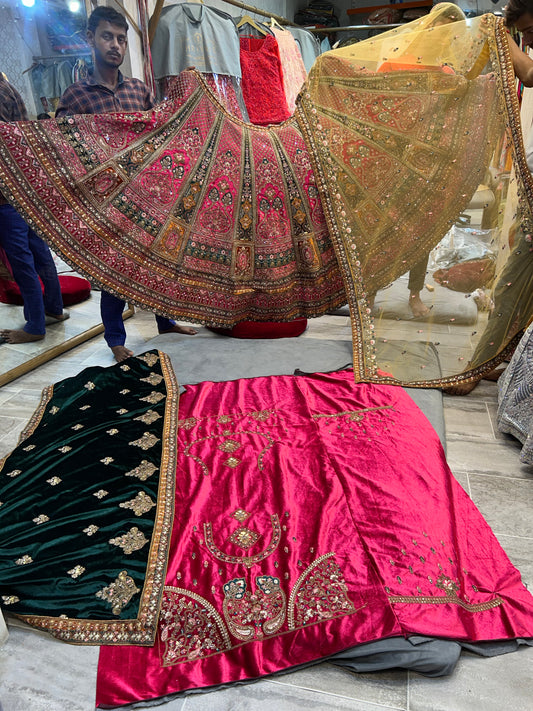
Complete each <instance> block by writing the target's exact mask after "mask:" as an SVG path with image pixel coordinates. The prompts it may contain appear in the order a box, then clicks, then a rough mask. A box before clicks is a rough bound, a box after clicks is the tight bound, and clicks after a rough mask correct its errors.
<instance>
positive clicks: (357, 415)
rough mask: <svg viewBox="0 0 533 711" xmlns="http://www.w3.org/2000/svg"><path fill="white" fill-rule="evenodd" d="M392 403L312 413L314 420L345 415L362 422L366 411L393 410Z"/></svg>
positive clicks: (349, 419)
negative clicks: (333, 411)
mask: <svg viewBox="0 0 533 711" xmlns="http://www.w3.org/2000/svg"><path fill="white" fill-rule="evenodd" d="M393 409H394V407H393V406H392V405H381V406H380V407H363V408H361V409H360V410H345V411H344V412H335V413H331V414H326V415H322V414H315V415H311V417H312V418H313V420H320V419H322V418H325V419H334V418H336V417H345V418H346V419H347V420H348V421H349V422H360V421H361V420H363V419H364V413H365V412H375V411H376V410H393Z"/></svg>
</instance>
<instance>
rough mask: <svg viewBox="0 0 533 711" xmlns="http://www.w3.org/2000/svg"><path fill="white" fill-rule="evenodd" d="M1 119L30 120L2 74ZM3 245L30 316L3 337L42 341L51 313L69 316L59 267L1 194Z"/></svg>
mask: <svg viewBox="0 0 533 711" xmlns="http://www.w3.org/2000/svg"><path fill="white" fill-rule="evenodd" d="M0 120H1V121H27V120H28V114H27V113H26V107H25V106H24V102H23V101H22V97H21V96H20V94H19V93H18V91H17V90H16V89H15V87H13V86H11V84H10V83H9V82H8V81H7V79H6V78H5V77H4V75H3V74H1V73H0ZM0 247H2V249H3V250H4V251H5V253H6V255H7V258H8V260H9V265H10V267H11V270H12V272H13V278H14V279H15V282H16V283H17V286H18V287H19V289H20V293H21V296H22V298H23V300H24V318H25V319H26V323H25V325H24V327H23V328H20V329H7V328H4V329H1V330H0V339H1V340H4V341H6V342H7V343H30V342H32V341H41V340H42V339H43V338H44V336H45V333H46V328H45V325H46V317H47V316H48V317H49V318H50V319H51V320H52V321H64V320H65V319H67V318H68V314H67V313H66V312H64V311H63V299H62V297H61V287H60V285H59V279H58V276H57V270H56V266H55V264H54V259H53V257H52V254H51V253H50V250H49V249H48V246H47V245H46V244H45V243H44V242H43V240H42V239H41V238H40V237H38V236H37V235H36V234H35V232H34V231H33V230H32V229H30V228H29V227H28V225H27V224H26V223H25V222H24V220H23V219H22V217H21V216H20V215H19V214H18V212H17V211H16V210H15V208H14V207H12V206H11V205H10V204H9V203H8V202H7V200H6V199H5V198H4V196H3V195H2V194H1V193H0ZM39 277H40V278H41V281H42V284H43V287H44V294H43V289H42V288H41V281H39Z"/></svg>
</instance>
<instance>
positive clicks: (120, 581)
mask: <svg viewBox="0 0 533 711" xmlns="http://www.w3.org/2000/svg"><path fill="white" fill-rule="evenodd" d="M138 592H140V591H139V588H138V587H137V586H136V585H135V581H134V580H133V578H130V576H129V575H128V571H127V570H122V571H121V572H120V573H119V574H118V577H117V578H116V579H115V580H114V582H112V583H111V584H110V585H107V586H106V587H105V588H102V590H99V591H98V592H97V593H95V595H96V597H98V598H100V600H105V601H106V602H108V603H109V604H110V605H111V610H112V612H113V614H114V615H120V613H121V612H122V609H123V608H124V607H126V605H127V604H128V603H129V602H130V600H131V598H132V597H133V596H134V595H136V594H137V593H138Z"/></svg>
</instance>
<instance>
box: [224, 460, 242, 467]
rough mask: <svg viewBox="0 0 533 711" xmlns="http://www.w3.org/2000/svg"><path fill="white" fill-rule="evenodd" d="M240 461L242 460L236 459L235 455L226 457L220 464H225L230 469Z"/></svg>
mask: <svg viewBox="0 0 533 711" xmlns="http://www.w3.org/2000/svg"><path fill="white" fill-rule="evenodd" d="M241 461H242V460H240V459H237V457H228V458H227V459H226V460H225V461H223V462H222V464H225V465H226V466H227V467H231V468H232V469H235V467H238V466H239V464H240V463H241Z"/></svg>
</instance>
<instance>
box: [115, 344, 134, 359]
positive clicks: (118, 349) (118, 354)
mask: <svg viewBox="0 0 533 711" xmlns="http://www.w3.org/2000/svg"><path fill="white" fill-rule="evenodd" d="M111 350H112V351H113V355H114V356H115V360H116V361H117V363H122V361H123V360H127V359H128V358H131V356H132V355H133V351H130V349H129V348H126V346H113V347H112V348H111Z"/></svg>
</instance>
